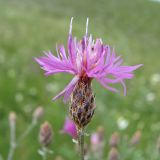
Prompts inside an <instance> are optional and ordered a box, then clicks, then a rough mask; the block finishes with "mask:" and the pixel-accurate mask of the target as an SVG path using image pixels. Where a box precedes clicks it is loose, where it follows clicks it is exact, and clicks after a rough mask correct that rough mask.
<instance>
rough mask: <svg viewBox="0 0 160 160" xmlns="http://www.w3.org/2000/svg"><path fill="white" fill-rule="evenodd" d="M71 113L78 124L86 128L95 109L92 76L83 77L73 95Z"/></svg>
mask: <svg viewBox="0 0 160 160" xmlns="http://www.w3.org/2000/svg"><path fill="white" fill-rule="evenodd" d="M70 106H71V107H70V109H69V113H70V116H71V118H72V120H73V121H74V122H75V124H76V126H77V127H78V128H79V129H81V128H84V127H85V126H86V125H87V124H88V123H89V122H90V120H91V118H92V116H93V113H94V109H95V103H94V94H93V92H92V88H91V78H88V77H81V78H80V79H79V81H78V82H77V84H76V86H75V88H74V90H73V93H72V95H71V105H70Z"/></svg>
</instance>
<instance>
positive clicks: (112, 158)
mask: <svg viewBox="0 0 160 160" xmlns="http://www.w3.org/2000/svg"><path fill="white" fill-rule="evenodd" d="M108 160H119V153H118V150H117V149H116V148H114V147H112V148H111V150H110V152H109V155H108Z"/></svg>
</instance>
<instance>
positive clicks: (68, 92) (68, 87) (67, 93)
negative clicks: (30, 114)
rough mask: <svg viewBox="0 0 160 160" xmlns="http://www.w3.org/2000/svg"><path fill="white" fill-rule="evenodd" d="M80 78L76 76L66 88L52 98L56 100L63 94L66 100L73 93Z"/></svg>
mask: <svg viewBox="0 0 160 160" xmlns="http://www.w3.org/2000/svg"><path fill="white" fill-rule="evenodd" d="M78 80H79V77H78V76H75V77H74V78H73V79H72V80H71V81H70V83H69V84H68V85H67V86H66V87H65V88H64V90H63V91H61V92H60V93H59V94H58V95H56V96H55V97H54V98H53V99H52V100H53V101H54V100H56V99H58V98H60V97H62V96H64V95H65V99H64V101H65V102H66V101H67V100H68V98H69V96H70V95H71V92H72V90H73V89H74V86H75V85H76V83H77V81H78Z"/></svg>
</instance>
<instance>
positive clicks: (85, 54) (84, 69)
mask: <svg viewBox="0 0 160 160" xmlns="http://www.w3.org/2000/svg"><path fill="white" fill-rule="evenodd" d="M72 20H73V18H71V22H70V30H69V37H68V47H67V51H68V52H66V50H65V47H64V46H63V45H61V46H60V47H59V48H57V56H55V55H53V54H52V53H51V52H50V51H49V52H45V56H44V57H41V58H36V61H37V62H38V63H39V64H40V66H41V67H42V69H43V70H45V72H46V73H45V75H53V74H57V73H62V72H63V73H68V74H72V75H74V77H73V79H72V80H71V82H70V83H69V84H68V85H67V86H66V87H65V88H64V90H63V91H61V92H60V93H59V94H58V95H57V96H55V97H54V98H53V100H55V99H57V98H60V97H61V96H64V101H67V100H68V99H69V97H70V95H71V93H72V91H73V89H74V87H75V85H76V83H77V82H78V80H79V79H80V78H82V77H88V78H90V79H91V80H92V79H95V80H97V81H98V82H99V83H100V84H101V85H102V86H103V87H104V88H106V89H108V90H111V91H113V92H118V90H117V89H115V88H113V87H111V86H109V84H115V83H121V84H122V86H123V87H124V94H126V86H125V83H124V80H125V79H131V78H133V77H134V74H133V71H134V70H136V69H137V68H139V67H140V66H142V64H139V65H135V66H124V65H122V63H123V59H122V58H121V56H117V55H116V53H115V51H114V49H112V48H111V47H110V46H109V45H106V44H103V42H102V39H100V38H97V39H96V40H95V41H94V40H93V39H92V35H90V36H88V19H87V23H86V34H85V36H84V37H83V38H82V40H80V41H77V39H76V37H72ZM110 76H112V77H113V78H109V77H110Z"/></svg>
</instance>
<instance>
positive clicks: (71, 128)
mask: <svg viewBox="0 0 160 160" xmlns="http://www.w3.org/2000/svg"><path fill="white" fill-rule="evenodd" d="M62 133H66V134H69V135H70V136H72V138H74V139H77V130H76V125H75V124H74V122H73V121H72V120H71V119H70V118H68V117H66V120H65V123H64V126H63V129H62Z"/></svg>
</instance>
